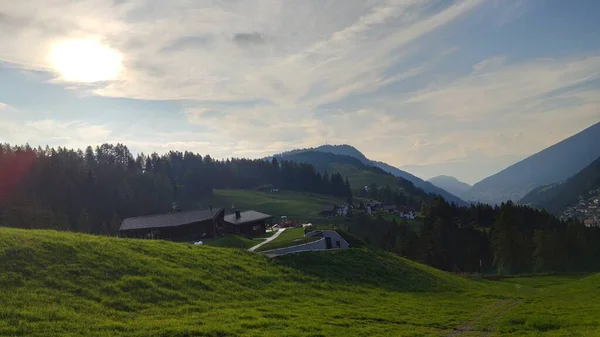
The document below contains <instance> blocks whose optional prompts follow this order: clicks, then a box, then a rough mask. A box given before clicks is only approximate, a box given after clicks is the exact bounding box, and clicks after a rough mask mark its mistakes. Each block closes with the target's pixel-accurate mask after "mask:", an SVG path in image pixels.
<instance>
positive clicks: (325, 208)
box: [321, 204, 337, 212]
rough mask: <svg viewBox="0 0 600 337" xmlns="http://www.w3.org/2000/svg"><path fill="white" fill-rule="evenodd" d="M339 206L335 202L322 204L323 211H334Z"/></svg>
mask: <svg viewBox="0 0 600 337" xmlns="http://www.w3.org/2000/svg"><path fill="white" fill-rule="evenodd" d="M336 207H337V206H336V205H333V204H327V205H323V206H321V212H333V211H335V208H336Z"/></svg>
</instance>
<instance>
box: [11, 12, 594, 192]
mask: <svg viewBox="0 0 600 337" xmlns="http://www.w3.org/2000/svg"><path fill="white" fill-rule="evenodd" d="M598 13H600V2H599V1H593V0H590V1H583V0H579V1H577V0H576V1H562V0H522V1H508V0H506V1H503V0H490V1H484V0H465V1H446V0H440V1H434V0H403V1H383V0H382V1H368V0H367V1H352V0H341V1H324V0H309V1H293V0H290V1H275V0H272V1H271V0H243V1H241V0H239V1H237V0H228V1H221V2H215V1H193V2H192V1H185V0H172V1H168V2H166V1H157V0H122V1H114V0H82V1H78V2H76V3H74V2H72V1H68V0H56V1H53V2H52V6H51V7H48V4H47V2H46V1H43V0H31V1H20V2H12V3H9V2H1V3H0V46H1V47H0V141H2V142H9V143H15V144H23V143H25V142H29V143H30V144H32V145H42V146H43V145H46V144H49V145H53V146H59V145H60V146H67V147H85V146H86V145H88V144H91V145H97V144H101V143H104V142H111V143H116V142H122V143H125V144H126V145H128V146H129V147H130V149H131V150H132V151H134V152H146V153H147V152H152V151H157V152H165V151H168V150H191V151H195V152H199V153H201V154H206V153H208V154H210V155H211V156H213V157H217V158H224V157H230V156H235V157H250V158H258V157H262V156H266V155H269V154H272V153H276V152H281V151H285V150H290V149H294V148H302V147H309V146H318V145H321V144H324V143H329V144H342V143H347V144H351V145H354V146H355V147H357V148H358V149H359V150H361V151H362V152H364V153H365V154H366V155H367V156H368V157H369V158H371V159H375V160H381V161H385V162H387V163H389V164H392V165H395V166H398V167H401V168H404V169H407V170H408V171H410V172H411V173H414V174H417V175H419V176H421V177H423V178H430V177H432V176H435V175H439V174H447V175H453V176H456V177H457V178H459V179H461V180H463V181H466V182H468V183H474V182H477V181H478V180H480V179H482V178H485V177H486V176H488V175H490V174H493V173H496V172H497V171H499V170H501V169H503V168H504V167H506V166H508V165H510V164H512V163H514V162H516V161H518V160H519V159H522V158H524V157H526V156H528V155H530V154H532V153H534V152H537V151H539V150H542V149H543V148H545V147H547V146H549V145H552V144H554V143H556V142H558V141H560V140H562V139H564V138H566V137H568V136H570V135H572V134H575V133H577V132H579V131H581V130H583V129H584V128H586V127H588V126H590V125H592V124H594V123H597V122H599V121H600V38H598V36H600V20H597V14H598ZM65 41H66V42H65ZM81 41H88V42H89V41H93V42H89V43H88V42H85V43H81ZM69 43H70V44H69ZM90 46H91V47H90Z"/></svg>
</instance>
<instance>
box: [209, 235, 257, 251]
mask: <svg viewBox="0 0 600 337" xmlns="http://www.w3.org/2000/svg"><path fill="white" fill-rule="evenodd" d="M202 243H203V244H204V245H207V246H213V247H229V248H246V249H248V248H250V247H253V246H256V245H257V244H259V243H260V241H259V240H250V239H248V238H245V237H243V236H239V235H226V236H223V237H220V238H216V239H205V240H202Z"/></svg>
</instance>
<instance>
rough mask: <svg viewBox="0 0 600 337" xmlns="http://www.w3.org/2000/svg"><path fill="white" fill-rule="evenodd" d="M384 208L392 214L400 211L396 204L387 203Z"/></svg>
mask: <svg viewBox="0 0 600 337" xmlns="http://www.w3.org/2000/svg"><path fill="white" fill-rule="evenodd" d="M383 210H384V211H386V212H388V213H390V214H396V213H398V207H396V206H394V205H386V206H383Z"/></svg>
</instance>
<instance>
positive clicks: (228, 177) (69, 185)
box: [0, 144, 352, 234]
mask: <svg viewBox="0 0 600 337" xmlns="http://www.w3.org/2000/svg"><path fill="white" fill-rule="evenodd" d="M266 184H271V185H273V186H276V187H278V188H281V189H286V190H292V191H306V192H313V193H321V194H327V195H332V196H336V197H340V198H344V199H347V198H349V197H350V196H351V193H352V192H351V189H350V186H349V184H348V183H347V182H346V181H344V179H343V178H342V176H341V175H339V174H333V175H331V176H330V175H321V174H320V173H318V172H316V170H315V169H314V167H312V166H311V165H308V164H298V163H294V162H288V161H283V162H281V163H279V162H277V161H276V160H274V161H272V162H265V161H263V160H248V159H228V160H226V161H216V160H213V159H212V158H211V157H210V156H209V155H205V156H201V155H199V154H194V153H191V152H183V153H182V152H169V153H166V154H163V155H159V154H157V153H153V154H151V155H144V154H139V155H137V156H135V157H134V156H133V155H132V154H131V153H130V152H129V150H128V149H127V147H126V146H124V145H122V144H117V145H110V144H104V145H101V146H98V147H96V148H95V149H93V148H92V147H88V148H87V149H85V151H81V150H69V149H66V148H60V147H59V148H58V149H54V148H48V147H47V148H45V149H42V148H37V149H32V148H30V147H29V146H12V147H11V146H9V145H0V225H8V226H14V227H23V228H53V229H68V230H75V231H81V232H91V233H106V234H108V233H115V232H116V231H117V230H118V228H119V226H120V223H121V219H123V218H125V217H130V216H140V215H146V214H155V213H160V212H167V211H170V210H172V208H173V205H174V203H176V204H177V205H178V206H179V207H181V208H193V207H196V206H197V203H196V202H197V200H199V199H202V198H204V197H207V196H210V195H211V194H212V190H213V188H221V189H222V188H255V187H257V186H261V185H266ZM216 206H225V205H215V207H216Z"/></svg>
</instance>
